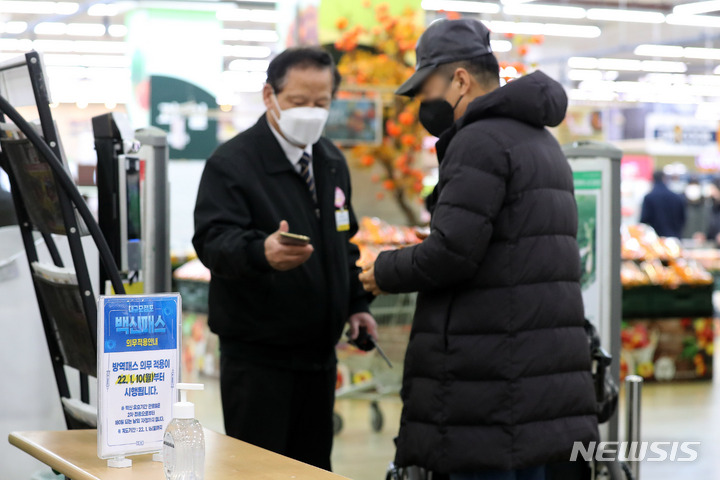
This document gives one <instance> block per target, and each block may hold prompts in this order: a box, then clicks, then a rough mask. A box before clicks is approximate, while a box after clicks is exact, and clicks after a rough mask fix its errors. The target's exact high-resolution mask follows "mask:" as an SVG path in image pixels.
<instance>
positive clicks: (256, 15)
mask: <svg viewBox="0 0 720 480" xmlns="http://www.w3.org/2000/svg"><path fill="white" fill-rule="evenodd" d="M215 16H216V17H217V19H218V20H222V21H224V22H257V23H277V22H278V20H279V15H278V12H277V10H258V9H254V10H248V9H246V8H221V9H219V10H218V11H217V13H216V14H215Z"/></svg>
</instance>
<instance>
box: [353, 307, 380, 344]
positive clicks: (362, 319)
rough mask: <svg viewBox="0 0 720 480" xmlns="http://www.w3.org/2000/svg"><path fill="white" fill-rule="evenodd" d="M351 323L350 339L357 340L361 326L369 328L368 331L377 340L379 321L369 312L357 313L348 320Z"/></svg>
mask: <svg viewBox="0 0 720 480" xmlns="http://www.w3.org/2000/svg"><path fill="white" fill-rule="evenodd" d="M348 323H349V324H350V339H351V340H355V339H356V338H357V337H358V334H359V333H360V327H365V328H367V331H368V333H369V334H370V336H371V337H373V338H374V339H375V340H378V331H377V323H376V322H375V319H374V318H373V317H372V315H370V314H369V313H365V312H361V313H356V314H355V315H353V316H351V317H350V320H348Z"/></svg>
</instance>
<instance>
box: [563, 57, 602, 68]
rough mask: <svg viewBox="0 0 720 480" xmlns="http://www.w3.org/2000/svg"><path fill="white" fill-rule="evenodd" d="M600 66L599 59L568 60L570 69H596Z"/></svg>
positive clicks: (571, 58) (576, 58)
mask: <svg viewBox="0 0 720 480" xmlns="http://www.w3.org/2000/svg"><path fill="white" fill-rule="evenodd" d="M597 66H598V59H597V58H592V57H570V59H569V60H568V67H570V68H583V69H591V70H592V69H596V68H597Z"/></svg>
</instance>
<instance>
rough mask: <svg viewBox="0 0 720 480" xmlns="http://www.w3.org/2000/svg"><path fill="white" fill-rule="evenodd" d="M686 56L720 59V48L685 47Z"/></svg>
mask: <svg viewBox="0 0 720 480" xmlns="http://www.w3.org/2000/svg"><path fill="white" fill-rule="evenodd" d="M684 54H685V58H694V59H700V60H720V48H698V47H687V48H685V52H684Z"/></svg>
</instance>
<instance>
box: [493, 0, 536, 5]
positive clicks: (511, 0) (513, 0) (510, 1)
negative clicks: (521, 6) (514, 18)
mask: <svg viewBox="0 0 720 480" xmlns="http://www.w3.org/2000/svg"><path fill="white" fill-rule="evenodd" d="M534 1H535V0H502V1H501V2H500V3H502V4H503V5H515V4H518V3H530V2H534Z"/></svg>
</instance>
